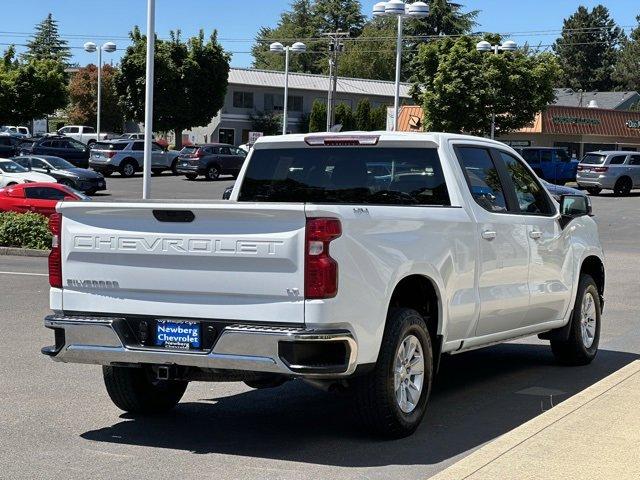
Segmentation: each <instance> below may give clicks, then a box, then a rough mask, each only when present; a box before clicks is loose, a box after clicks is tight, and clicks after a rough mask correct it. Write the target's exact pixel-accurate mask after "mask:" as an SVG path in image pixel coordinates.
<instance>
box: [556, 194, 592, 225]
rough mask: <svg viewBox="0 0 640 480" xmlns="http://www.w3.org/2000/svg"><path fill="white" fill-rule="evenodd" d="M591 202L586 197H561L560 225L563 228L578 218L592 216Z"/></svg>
mask: <svg viewBox="0 0 640 480" xmlns="http://www.w3.org/2000/svg"><path fill="white" fill-rule="evenodd" d="M592 211H593V210H592V208H591V200H590V199H589V197H587V196H586V195H561V196H560V216H561V221H560V223H561V225H562V227H564V226H565V225H567V224H568V223H569V222H571V220H573V219H574V218H578V217H584V216H587V215H588V216H591V215H592Z"/></svg>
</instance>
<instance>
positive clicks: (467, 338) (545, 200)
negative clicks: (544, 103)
mask: <svg viewBox="0 0 640 480" xmlns="http://www.w3.org/2000/svg"><path fill="white" fill-rule="evenodd" d="M57 210H58V212H59V213H58V215H54V216H53V217H52V221H51V225H52V230H53V233H54V241H53V249H52V252H51V256H50V258H49V265H50V283H51V292H50V301H51V308H52V309H53V310H54V314H53V315H51V316H49V317H47V318H46V319H45V325H46V326H47V327H48V328H51V329H53V332H54V333H55V335H54V337H55V343H54V344H53V345H51V346H48V347H45V348H43V353H45V354H46V355H49V356H50V357H51V358H52V359H53V360H56V361H62V362H72V363H89V364H100V365H103V374H104V378H105V383H106V387H107V391H108V393H109V395H110V397H111V399H112V400H113V401H114V403H115V404H116V405H117V406H118V407H120V408H122V409H123V410H126V411H129V412H132V413H148V412H160V411H165V410H168V409H170V408H173V407H174V406H175V405H176V404H177V403H178V402H179V400H180V398H181V397H182V394H183V393H184V391H185V389H186V387H187V384H188V382H190V381H196V380H197V381H226V380H243V381H245V382H246V383H247V384H248V385H250V386H253V387H256V388H259V387H269V386H276V385H279V384H281V383H283V382H284V381H286V380H288V379H292V378H302V379H305V380H307V381H309V382H311V383H313V384H314V385H318V386H324V387H327V388H329V387H334V386H337V387H339V388H343V389H348V390H349V391H351V392H352V393H353V397H354V402H355V403H354V404H355V406H356V409H355V410H356V413H357V416H358V418H360V419H361V421H362V422H363V424H364V425H365V426H366V427H367V428H369V429H371V430H373V431H374V432H376V433H378V434H380V435H383V436H386V437H395V438H397V437H402V436H406V435H409V434H411V433H412V432H413V431H414V430H415V429H416V428H417V427H418V425H419V423H420V421H421V419H422V417H423V415H424V414H425V411H426V405H427V399H428V397H429V392H430V390H431V385H432V382H433V379H434V375H435V372H436V371H437V367H438V364H439V361H440V357H441V355H443V354H454V353H459V352H464V351H468V350H471V349H475V348H479V347H483V346H487V345H492V344H495V343H498V342H502V341H507V340H510V339H514V338H518V337H523V336H527V335H539V336H540V337H541V338H546V339H549V340H550V342H551V347H552V351H553V353H554V355H555V356H556V357H557V359H558V360H559V361H560V362H561V363H564V364H570V365H584V364H587V363H589V362H591V361H592V360H593V358H594V357H595V355H596V352H597V348H598V339H599V333H600V321H601V311H602V307H603V302H604V299H603V295H604V283H605V273H604V263H603V262H604V260H603V252H602V248H601V245H600V241H599V238H598V232H597V227H596V224H595V222H594V221H593V219H592V218H591V217H590V214H591V206H590V204H589V200H588V198H587V197H585V196H579V195H565V196H562V197H561V201H560V204H559V205H558V203H557V202H555V201H554V200H553V199H552V198H551V197H550V195H549V194H548V192H547V191H546V189H545V188H544V187H543V186H542V185H541V184H540V181H539V179H538V178H537V177H536V175H535V174H534V173H533V172H532V170H531V169H530V168H529V167H528V166H527V164H526V163H525V162H524V161H523V160H522V158H521V157H520V156H519V155H518V154H517V153H516V152H515V151H514V150H513V149H511V148H510V147H508V146H506V145H504V144H502V143H499V142H495V141H491V140H487V139H482V138H476V137H470V136H461V135H452V134H438V133H433V134H430V133H420V134H418V133H415V134H413V133H407V134H401V133H393V132H382V133H376V134H371V133H352V134H349V133H343V134H313V135H306V136H305V135H287V136H282V137H264V138H260V139H259V140H258V141H257V142H256V143H255V145H254V147H253V148H252V149H251V151H250V153H249V155H248V158H247V161H246V162H245V163H244V166H243V169H242V171H241V172H240V175H239V177H238V180H237V182H236V184H235V186H234V189H233V191H232V193H231V198H230V200H229V201H210V202H194V201H188V202H186V201H175V200H167V201H159V200H156V201H132V202H129V203H116V202H113V203H106V202H105V203H85V202H63V203H60V204H59V205H58V207H57ZM505 361H508V359H505ZM452 408H455V406H452Z"/></svg>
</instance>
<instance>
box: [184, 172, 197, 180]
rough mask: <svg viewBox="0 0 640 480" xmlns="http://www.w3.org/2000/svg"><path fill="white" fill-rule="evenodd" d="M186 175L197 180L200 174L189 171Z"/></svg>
mask: <svg viewBox="0 0 640 480" xmlns="http://www.w3.org/2000/svg"><path fill="white" fill-rule="evenodd" d="M185 177H187V180H195V179H196V178H198V175H196V174H195V173H187V174H186V175H185Z"/></svg>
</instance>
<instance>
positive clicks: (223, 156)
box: [218, 146, 239, 173]
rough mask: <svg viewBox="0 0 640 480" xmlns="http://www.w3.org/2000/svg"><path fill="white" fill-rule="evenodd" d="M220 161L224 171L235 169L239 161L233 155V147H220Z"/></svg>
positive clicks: (230, 171)
mask: <svg viewBox="0 0 640 480" xmlns="http://www.w3.org/2000/svg"><path fill="white" fill-rule="evenodd" d="M218 162H219V163H220V166H221V167H222V171H223V172H224V173H232V172H233V171H235V170H236V165H237V163H238V161H237V159H236V158H235V157H234V156H233V155H231V149H230V148H229V147H227V146H222V147H219V148H218ZM238 170H239V168H238Z"/></svg>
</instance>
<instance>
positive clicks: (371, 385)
mask: <svg viewBox="0 0 640 480" xmlns="http://www.w3.org/2000/svg"><path fill="white" fill-rule="evenodd" d="M432 377H433V354H432V349H431V339H430V337H429V332H428V331H427V326H426V324H425V321H424V319H423V318H422V316H421V315H420V314H419V313H418V312H416V311H415V310H412V309H409V308H396V309H392V310H391V311H390V312H389V314H388V316H387V325H386V328H385V333H384V337H383V339H382V345H381V347H380V353H379V355H378V361H377V362H376V366H375V368H374V369H373V371H371V372H369V373H368V374H366V375H363V376H361V377H356V378H354V379H353V385H352V386H353V393H354V397H355V398H354V400H355V402H354V406H355V408H356V412H355V413H356V416H357V417H358V418H359V419H360V422H361V423H362V424H363V426H364V427H365V428H366V429H367V430H369V431H372V432H373V433H375V434H377V435H380V436H383V437H387V438H402V437H406V436H408V435H411V434H412V433H413V432H414V431H415V430H416V429H417V428H418V426H419V425H420V422H421V421H422V417H423V416H424V414H425V411H426V405H427V400H428V398H429V393H430V391H431V382H432Z"/></svg>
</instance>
